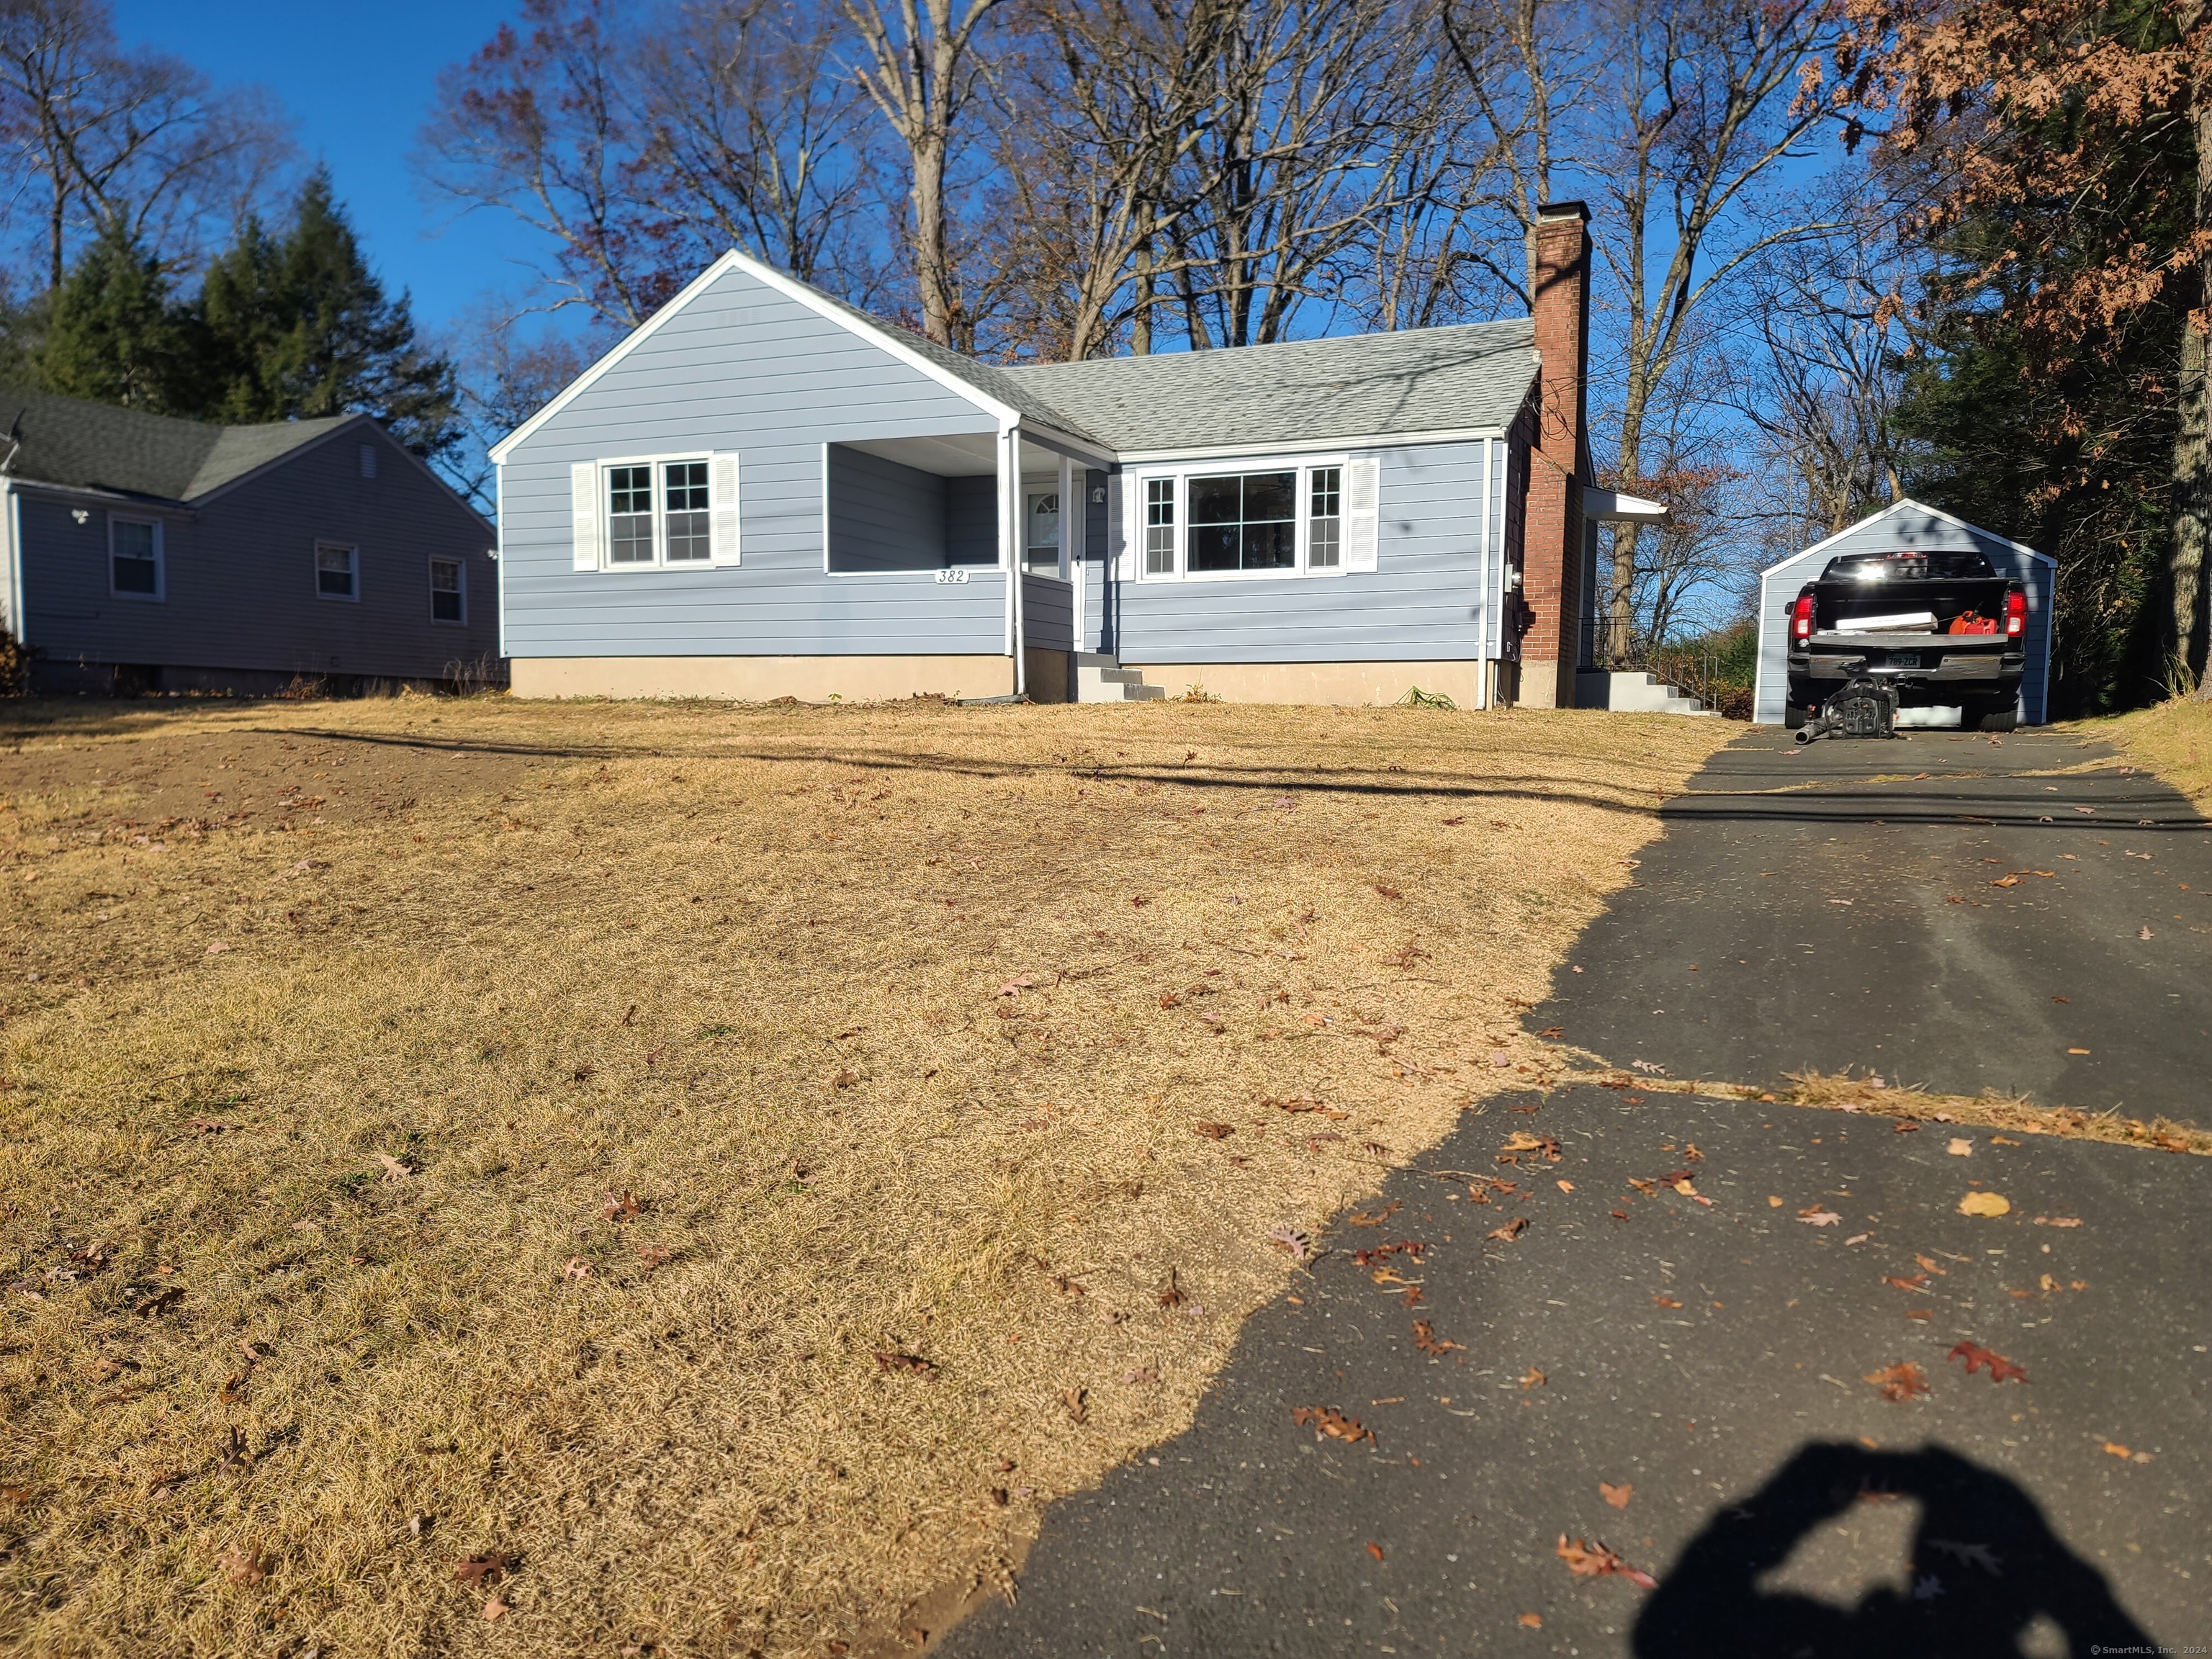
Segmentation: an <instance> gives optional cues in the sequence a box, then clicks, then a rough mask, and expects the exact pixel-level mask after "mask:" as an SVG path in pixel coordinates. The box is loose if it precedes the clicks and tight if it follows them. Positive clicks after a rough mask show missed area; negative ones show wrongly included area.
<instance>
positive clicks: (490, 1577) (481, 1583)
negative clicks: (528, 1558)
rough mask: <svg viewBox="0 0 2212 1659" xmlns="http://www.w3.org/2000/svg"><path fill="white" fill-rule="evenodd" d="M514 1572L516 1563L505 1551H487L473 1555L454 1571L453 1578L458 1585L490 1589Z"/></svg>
mask: <svg viewBox="0 0 2212 1659" xmlns="http://www.w3.org/2000/svg"><path fill="white" fill-rule="evenodd" d="M512 1571H514V1562H513V1559H511V1558H509V1557H508V1556H507V1553H505V1552H504V1551H501V1550H486V1551H485V1552H484V1553H483V1554H482V1555H471V1556H470V1557H469V1558H468V1559H466V1560H465V1561H463V1562H461V1563H460V1564H459V1565H457V1566H456V1567H455V1568H454V1569H453V1578H454V1581H455V1582H456V1583H463V1584H470V1585H473V1586H474V1587H475V1588H477V1589H489V1588H490V1587H491V1586H492V1585H494V1584H496V1583H499V1581H500V1579H501V1577H504V1576H505V1575H507V1573H510V1572H512Z"/></svg>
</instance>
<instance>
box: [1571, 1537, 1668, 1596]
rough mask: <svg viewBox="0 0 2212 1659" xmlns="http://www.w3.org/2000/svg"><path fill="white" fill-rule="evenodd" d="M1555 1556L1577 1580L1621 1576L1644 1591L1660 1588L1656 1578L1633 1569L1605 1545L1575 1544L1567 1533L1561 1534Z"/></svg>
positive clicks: (1577, 1540)
mask: <svg viewBox="0 0 2212 1659" xmlns="http://www.w3.org/2000/svg"><path fill="white" fill-rule="evenodd" d="M1553 1553H1554V1554H1556V1555H1557V1556H1558V1557H1559V1559H1560V1560H1562V1561H1564V1562H1565V1563H1566V1564H1567V1571H1569V1572H1571V1573H1572V1574H1574V1575H1575V1577H1577V1578H1601V1577H1605V1576H1606V1575H1607V1573H1617V1574H1619V1575H1620V1577H1623V1578H1626V1580H1628V1582H1629V1583H1632V1584H1635V1585H1638V1586H1639V1587H1641V1588H1642V1589H1658V1588H1659V1581H1658V1580H1657V1579H1656V1578H1654V1577H1652V1576H1651V1575H1650V1573H1648V1572H1645V1571H1643V1570H1642V1569H1641V1568H1638V1567H1632V1566H1630V1565H1628V1563H1627V1562H1626V1561H1624V1560H1622V1559H1620V1557H1619V1556H1618V1555H1616V1554H1614V1553H1613V1552H1612V1551H1611V1550H1609V1549H1607V1547H1605V1546H1604V1545H1602V1544H1592V1543H1589V1542H1587V1541H1584V1540H1583V1539H1580V1538H1577V1539H1574V1540H1572V1541H1570V1540H1569V1539H1568V1537H1567V1535H1566V1534H1565V1533H1561V1534H1559V1547H1558V1548H1557V1549H1556V1550H1554V1551H1553Z"/></svg>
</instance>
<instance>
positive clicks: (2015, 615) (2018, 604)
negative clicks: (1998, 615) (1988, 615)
mask: <svg viewBox="0 0 2212 1659" xmlns="http://www.w3.org/2000/svg"><path fill="white" fill-rule="evenodd" d="M2025 633H2027V594H2025V593H2021V592H2012V593H2008V594H2006V595H2005V637H2006V638H2007V639H2008V640H2016V639H2018V638H2020V636H2021V635H2023V634H2025Z"/></svg>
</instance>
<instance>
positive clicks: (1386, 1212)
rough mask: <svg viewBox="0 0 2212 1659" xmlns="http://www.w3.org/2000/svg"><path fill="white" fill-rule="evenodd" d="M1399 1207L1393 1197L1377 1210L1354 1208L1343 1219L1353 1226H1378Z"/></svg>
mask: <svg viewBox="0 0 2212 1659" xmlns="http://www.w3.org/2000/svg"><path fill="white" fill-rule="evenodd" d="M1324 1138H1325V1139H1338V1140H1340V1139H1343V1137H1342V1136H1341V1135H1336V1136H1328V1137H1324ZM1401 1207H1402V1205H1401V1201H1400V1200H1397V1199H1395V1198H1394V1199H1392V1200H1390V1201H1389V1203H1388V1204H1386V1205H1384V1206H1383V1207H1382V1208H1381V1209H1379V1210H1375V1211H1371V1212H1370V1211H1367V1210H1354V1211H1353V1212H1352V1213H1351V1214H1350V1215H1348V1216H1346V1218H1345V1219H1346V1221H1348V1222H1350V1223H1351V1224H1352V1225H1353V1226H1355V1227H1379V1226H1381V1225H1383V1223H1384V1222H1386V1221H1388V1220H1389V1218H1391V1217H1392V1216H1394V1215H1395V1214H1397V1213H1398V1212H1399V1210H1400V1209H1401Z"/></svg>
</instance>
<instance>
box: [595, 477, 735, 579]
mask: <svg viewBox="0 0 2212 1659" xmlns="http://www.w3.org/2000/svg"><path fill="white" fill-rule="evenodd" d="M599 502H600V507H601V509H602V511H603V512H604V513H605V522H606V538H607V539H606V548H607V567H608V568H610V569H615V570H635V569H641V568H653V567H655V566H659V567H670V566H673V567H676V568H687V567H690V566H695V565H704V564H710V563H712V562H714V489H713V486H712V483H711V473H710V468H709V465H708V459H707V458H706V457H705V456H703V455H702V456H698V457H691V456H685V457H683V458H682V459H674V460H668V459H654V460H639V461H612V462H609V463H607V464H606V465H605V466H603V467H602V468H601V469H600V485H599Z"/></svg>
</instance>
